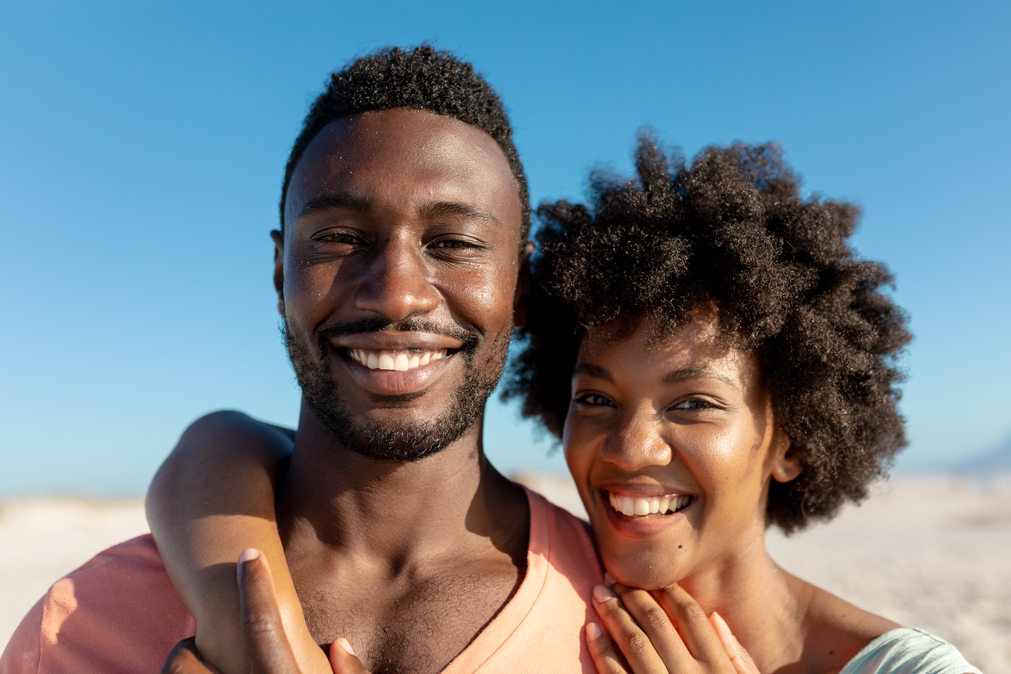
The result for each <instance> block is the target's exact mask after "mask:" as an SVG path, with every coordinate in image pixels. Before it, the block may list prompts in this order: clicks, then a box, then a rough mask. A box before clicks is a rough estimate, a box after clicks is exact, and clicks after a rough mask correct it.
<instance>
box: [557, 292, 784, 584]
mask: <svg viewBox="0 0 1011 674" xmlns="http://www.w3.org/2000/svg"><path fill="white" fill-rule="evenodd" d="M615 327H619V326H603V327H602V328H601V329H598V330H594V331H590V332H589V333H588V334H587V335H586V337H584V339H583V341H582V344H581V345H580V349H579V355H578V358H577V361H576V367H575V370H574V374H573V377H572V401H571V404H570V407H569V413H568V416H567V418H566V423H565V434H564V443H565V456H566V460H567V461H568V464H569V469H570V470H571V471H572V474H573V476H574V477H575V480H576V484H577V486H578V488H579V491H580V495H581V496H582V498H583V502H584V504H585V505H586V509H587V513H588V515H589V517H590V521H591V523H592V524H593V527H594V530H595V531H596V532H597V538H598V541H599V544H600V551H601V555H602V557H603V559H604V563H605V565H606V566H607V568H608V570H609V571H610V572H611V574H612V575H614V576H615V577H616V578H618V579H619V580H620V581H621V582H623V583H625V584H627V585H634V586H636V587H642V588H658V587H664V586H667V585H669V584H671V583H674V582H677V581H679V580H682V579H683V578H685V577H686V576H688V575H690V574H692V573H693V572H695V571H696V570H698V569H699V568H701V567H703V566H705V565H706V564H707V563H709V562H712V561H714V560H717V559H722V560H724V561H730V560H732V559H733V558H735V557H738V556H739V555H740V554H743V553H742V552H741V551H745V550H749V549H752V548H753V546H751V545H748V544H747V542H748V541H749V540H751V539H754V538H756V537H758V538H760V537H761V536H763V535H764V531H765V500H766V495H767V484H768V481H769V478H770V474H771V472H772V468H773V466H774V464H776V463H777V462H783V461H786V459H785V458H784V456H785V453H786V450H787V448H788V446H789V443H788V441H787V440H786V437H785V435H784V434H783V433H782V432H781V431H779V430H778V428H777V426H776V424H775V423H774V420H773V416H772V412H771V406H770V403H769V397H768V393H767V392H766V390H765V387H764V385H763V382H762V379H761V376H760V373H759V367H758V363H757V361H756V359H755V358H754V357H753V356H752V355H750V354H748V353H746V352H743V351H741V350H738V349H736V348H734V347H733V346H730V345H728V344H727V340H725V339H723V338H722V335H721V333H720V331H719V321H718V314H717V310H716V309H715V308H712V307H706V308H702V309H700V310H698V311H696V312H695V314H694V318H693V320H692V321H691V322H690V323H689V324H688V325H685V326H683V327H682V328H681V329H680V330H679V331H678V332H677V334H675V335H674V336H665V335H662V334H659V333H658V332H657V330H658V326H657V323H656V321H655V320H654V319H653V318H652V317H650V316H648V315H646V316H643V317H640V318H639V320H638V324H637V326H636V329H635V331H634V332H633V333H632V334H631V336H630V337H627V338H625V339H616V338H615V337H614V335H615V334H618V333H616V332H615V331H614V328H615ZM626 334H627V331H626Z"/></svg>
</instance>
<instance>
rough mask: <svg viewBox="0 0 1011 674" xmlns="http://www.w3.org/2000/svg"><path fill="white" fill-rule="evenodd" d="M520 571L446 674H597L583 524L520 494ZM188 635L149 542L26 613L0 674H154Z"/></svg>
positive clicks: (68, 582)
mask: <svg viewBox="0 0 1011 674" xmlns="http://www.w3.org/2000/svg"><path fill="white" fill-rule="evenodd" d="M527 497H528V500H529V502H530V542H529V546H528V550H527V570H526V575H525V576H524V577H523V581H522V582H521V583H520V586H519V588H518V589H517V591H516V593H515V594H514V595H513V597H512V598H511V599H510V600H509V602H508V603H507V604H506V605H505V606H503V607H502V610H501V611H499V613H498V614H497V615H496V616H495V617H494V618H493V619H492V621H491V622H490V623H489V624H488V625H487V626H486V627H485V628H484V629H483V630H482V631H481V632H480V633H478V635H477V636H476V637H475V638H474V640H473V641H472V642H471V643H470V645H469V646H467V648H466V649H465V650H464V651H463V652H462V653H460V654H459V655H458V656H457V657H456V658H455V659H454V660H453V661H452V662H450V663H449V665H447V666H446V668H445V669H444V670H443V672H444V673H445V674H466V673H468V672H480V673H481V674H507V673H508V674H512V673H514V672H528V671H529V672H560V673H565V672H587V673H590V672H595V671H596V670H595V668H594V666H593V662H592V660H591V659H590V656H589V653H588V652H587V650H586V642H585V638H584V633H583V630H584V626H585V625H586V623H587V622H588V621H591V620H592V621H595V622H599V618H598V617H597V615H596V613H595V612H594V610H593V608H592V607H591V606H590V592H591V590H592V589H593V586H594V585H596V584H598V583H600V582H602V575H601V573H602V572H601V567H600V563H599V562H598V560H597V555H596V551H595V548H594V546H593V542H592V540H591V539H590V534H589V528H588V525H587V524H586V523H585V522H583V521H581V520H579V519H576V518H575V517H573V516H572V515H570V514H569V513H567V512H566V511H564V510H562V509H561V508H558V507H556V506H554V505H551V504H550V503H548V502H547V501H546V500H545V499H544V498H543V497H542V496H540V495H538V494H535V493H533V492H531V491H527ZM195 632H196V624H195V623H194V621H193V618H192V617H191V616H190V614H189V612H188V611H187V610H186V607H185V606H183V603H182V601H181V600H180V599H179V596H178V595H177V594H176V592H175V590H174V589H173V588H172V584H171V583H170V582H169V579H168V576H167V575H166V573H165V568H164V566H163V565H162V562H161V557H159V555H158V550H157V549H156V548H155V545H154V541H153V540H152V539H151V536H150V535H148V536H140V537H138V538H134V539H133V540H129V541H126V542H125V543H121V544H119V545H117V546H115V547H112V548H109V549H108V550H106V551H105V552H102V553H101V554H99V555H97V556H96V557H95V558H93V559H92V560H90V561H89V562H88V563H86V564H85V565H84V566H82V567H81V568H79V569H77V570H76V571H74V572H73V573H71V574H70V575H68V576H66V577H65V578H62V579H60V580H59V581H57V582H56V584H55V585H53V586H52V588H50V590H49V592H48V593H46V595H45V596H44V597H42V599H40V600H39V602H38V603H37V604H35V606H34V607H33V608H32V610H31V611H29V613H28V615H27V616H25V618H24V620H22V622H21V625H20V626H19V627H18V629H17V631H15V633H14V636H13V637H12V638H11V640H10V643H8V644H7V648H6V649H5V650H4V653H3V656H2V657H0V674H22V673H25V672H40V673H42V672H45V673H55V672H75V673H81V674H85V673H87V672H96V673H98V672H101V673H103V674H114V673H118V672H122V673H126V672H157V671H159V670H160V669H161V666H162V664H163V663H164V661H165V658H166V656H167V655H168V653H169V651H170V650H172V648H173V647H174V646H175V645H176V643H177V642H179V641H180V640H182V639H185V638H187V637H191V636H193V635H194V633H195Z"/></svg>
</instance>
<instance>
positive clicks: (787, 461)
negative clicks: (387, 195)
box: [770, 428, 804, 482]
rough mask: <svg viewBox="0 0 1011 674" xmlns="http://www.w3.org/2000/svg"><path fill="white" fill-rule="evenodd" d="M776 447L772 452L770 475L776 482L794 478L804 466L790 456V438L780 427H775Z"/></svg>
mask: <svg viewBox="0 0 1011 674" xmlns="http://www.w3.org/2000/svg"><path fill="white" fill-rule="evenodd" d="M775 443H776V449H775V451H774V452H773V459H772V470H771V471H770V475H771V476H772V479H773V480H775V481H776V482H789V481H790V480H793V479H796V477H797V476H798V475H800V474H801V473H802V472H803V471H804V468H803V466H801V465H800V461H798V460H797V458H796V457H794V456H792V452H791V451H790V438H789V436H787V434H786V432H785V431H784V430H783V429H782V428H777V429H776V440H775Z"/></svg>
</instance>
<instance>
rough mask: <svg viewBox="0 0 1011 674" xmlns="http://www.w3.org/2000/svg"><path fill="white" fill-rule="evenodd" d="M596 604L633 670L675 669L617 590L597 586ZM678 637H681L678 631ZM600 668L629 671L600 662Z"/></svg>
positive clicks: (638, 673) (647, 673)
mask: <svg viewBox="0 0 1011 674" xmlns="http://www.w3.org/2000/svg"><path fill="white" fill-rule="evenodd" d="M593 605H594V608H596V609H597V614H598V615H599V616H600V619H601V620H602V621H603V622H604V627H605V628H606V629H607V633H608V634H609V635H610V637H611V641H613V643H614V644H616V645H617V647H618V649H619V650H621V653H622V655H624V656H625V660H626V661H627V662H628V665H629V668H630V669H631V671H632V672H635V674H652V673H653V672H657V673H666V672H667V671H673V670H669V667H668V666H667V664H669V663H667V664H665V663H664V660H663V659H662V658H661V656H660V654H659V653H657V649H656V647H655V646H654V644H653V642H652V641H651V640H650V637H649V635H647V634H646V632H645V631H643V629H642V628H641V627H640V626H639V624H638V623H636V621H635V619H634V618H633V617H632V615H631V614H630V613H629V612H628V611H627V610H626V608H625V607H624V606H623V605H622V601H621V599H619V598H618V596H617V595H615V594H614V592H612V591H611V590H609V589H608V588H606V587H604V586H603V585H598V586H596V587H595V588H593ZM657 608H659V607H657ZM669 622H670V621H668V623H669ZM589 636H590V633H589V632H587V637H588V638H589ZM674 636H675V638H677V634H676V633H675V635H674ZM682 648H683V647H682ZM665 650H666V649H665ZM597 669H598V671H606V672H611V671H619V672H620V671H625V670H623V669H613V668H612V669H605V670H600V666H599V665H598V667H597Z"/></svg>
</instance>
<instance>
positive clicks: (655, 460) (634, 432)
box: [602, 412, 673, 472]
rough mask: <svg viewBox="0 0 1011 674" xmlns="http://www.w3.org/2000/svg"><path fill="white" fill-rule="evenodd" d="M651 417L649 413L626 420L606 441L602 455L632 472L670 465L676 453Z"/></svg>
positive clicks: (606, 459) (631, 416)
mask: <svg viewBox="0 0 1011 674" xmlns="http://www.w3.org/2000/svg"><path fill="white" fill-rule="evenodd" d="M651 417H652V415H651V414H649V413H648V412H647V413H639V414H635V415H630V416H629V418H628V419H625V420H623V421H622V425H621V426H620V427H619V428H617V429H615V431H614V432H613V433H612V434H611V435H610V437H608V439H607V440H606V441H605V442H604V446H603V450H602V458H603V459H604V460H605V461H608V462H610V463H612V464H614V465H615V466H618V467H619V468H621V469H622V470H625V471H629V472H635V471H639V470H642V469H644V468H648V467H650V466H666V465H667V464H669V463H670V462H671V458H672V456H673V452H672V450H671V447H670V445H669V444H667V442H666V441H665V440H664V438H663V437H662V436H661V433H660V429H659V428H658V427H657V424H656V422H655V421H654V420H653V419H652V418H651Z"/></svg>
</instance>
